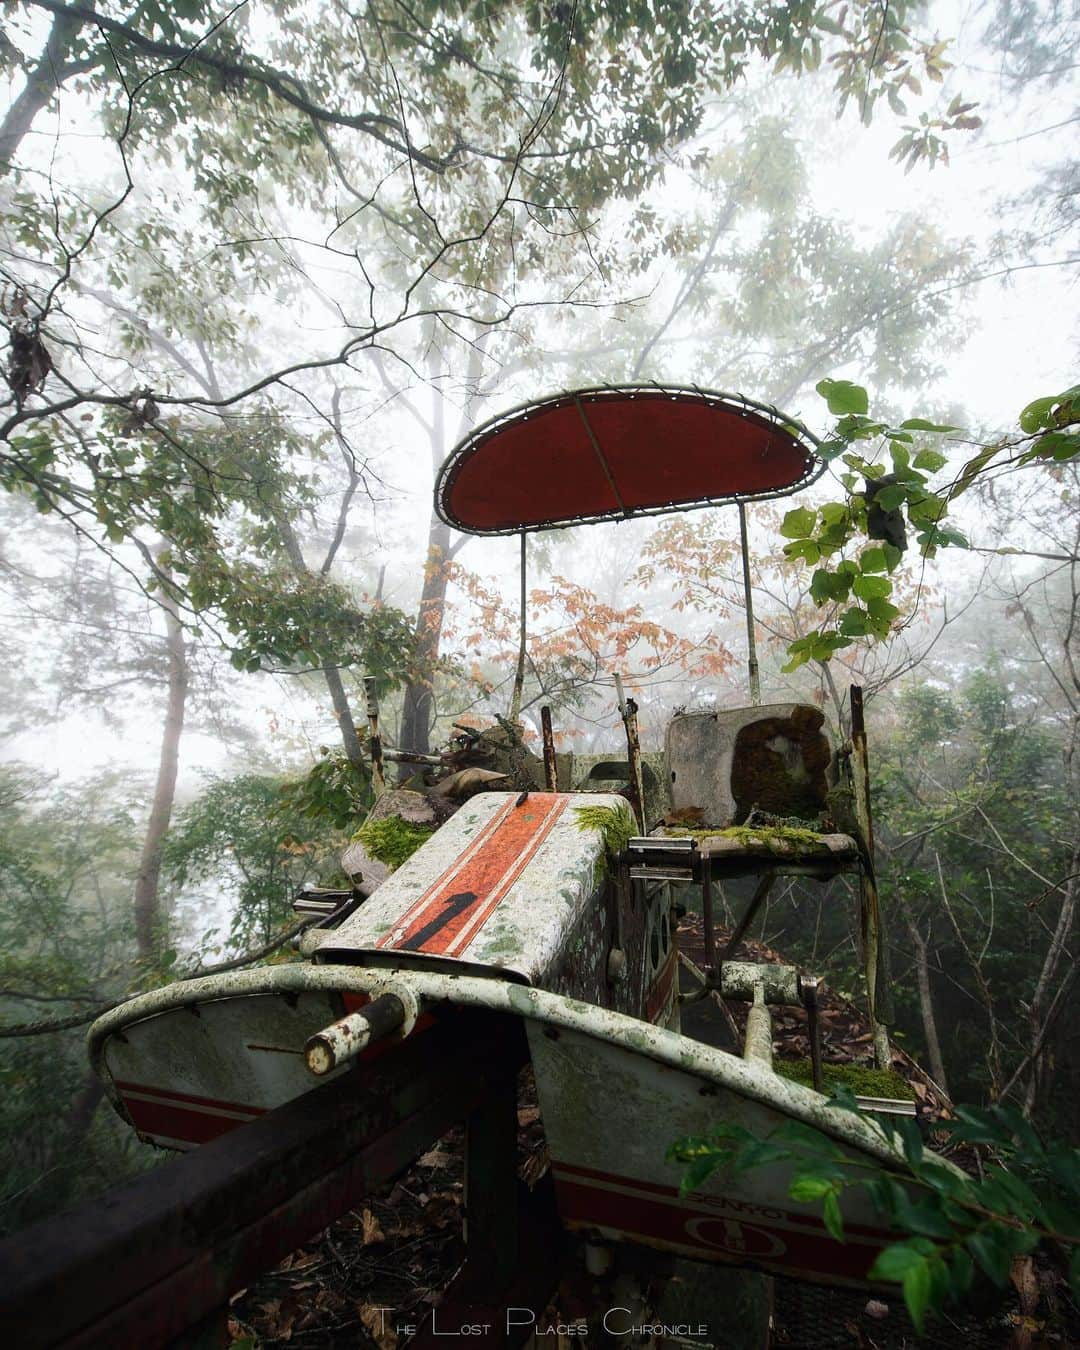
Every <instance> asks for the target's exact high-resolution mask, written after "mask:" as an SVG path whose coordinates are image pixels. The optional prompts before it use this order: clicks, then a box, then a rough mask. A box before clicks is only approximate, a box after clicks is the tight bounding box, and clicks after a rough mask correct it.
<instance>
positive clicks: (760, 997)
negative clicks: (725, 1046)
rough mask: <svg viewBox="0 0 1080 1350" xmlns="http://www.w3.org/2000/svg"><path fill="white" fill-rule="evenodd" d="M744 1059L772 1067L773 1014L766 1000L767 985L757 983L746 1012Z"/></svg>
mask: <svg viewBox="0 0 1080 1350" xmlns="http://www.w3.org/2000/svg"><path fill="white" fill-rule="evenodd" d="M743 1059H746V1060H752V1061H753V1062H754V1063H757V1064H767V1065H768V1066H769V1068H770V1069H771V1068H772V1014H771V1013H770V1012H769V1005H768V1004H767V1003H766V1002H765V987H764V985H760V984H759V985H757V987H756V988H755V989H754V1001H753V1003H752V1004H751V1005H750V1011H749V1012H748V1013H747V1014H746V1041H745V1043H744V1045H743Z"/></svg>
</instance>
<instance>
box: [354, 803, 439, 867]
mask: <svg viewBox="0 0 1080 1350" xmlns="http://www.w3.org/2000/svg"><path fill="white" fill-rule="evenodd" d="M434 833H435V826H434V825H417V824H414V823H413V822H412V821H409V820H402V818H401V817H400V816H384V817H383V818H382V820H369V821H368V822H367V823H366V824H365V825H361V826H360V828H359V829H358V830H357V831H356V833H355V834H354V835H353V838H354V839H356V840H357V841H358V842H359V843H361V844H363V846H364V847H365V848H366V849H367V851H368V853H369V854H370V855H371V857H373V858H374V859H375V860H376V862H381V863H382V864H383V866H384V867H389V869H390V871H391V872H394V871H396V870H397V869H398V868H399V867H400V866H401V864H402V863H403V862H405V861H406V860H407V859H409V858H411V857H412V855H413V854H414V853H415V852H416V850H417V849H418V848H419V847H420V845H421V844H423V843H426V842H427V840H429V839H430V838H431V836H432V835H433V834H434Z"/></svg>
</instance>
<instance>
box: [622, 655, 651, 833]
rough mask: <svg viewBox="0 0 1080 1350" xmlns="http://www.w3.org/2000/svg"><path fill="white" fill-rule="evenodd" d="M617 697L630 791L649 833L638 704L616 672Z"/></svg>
mask: <svg viewBox="0 0 1080 1350" xmlns="http://www.w3.org/2000/svg"><path fill="white" fill-rule="evenodd" d="M615 697H616V698H617V699H618V700H619V715H620V717H621V718H622V720H623V726H624V727H625V728H626V759H627V763H628V764H629V765H630V791H631V793H632V794H633V797H634V802H633V806H634V814H635V815H636V816H637V822H638V828H639V829H640V830H641V833H642V834H646V833H648V829H649V827H648V824H647V823H646V821H645V781H644V779H643V778H642V775H641V741H640V740H639V738H638V720H637V712H638V709H637V704H636V703H635V702H634V700H633V699H632V698H625V697H624V695H623V682H622V676H621V675H620V674H618V672H616V674H615Z"/></svg>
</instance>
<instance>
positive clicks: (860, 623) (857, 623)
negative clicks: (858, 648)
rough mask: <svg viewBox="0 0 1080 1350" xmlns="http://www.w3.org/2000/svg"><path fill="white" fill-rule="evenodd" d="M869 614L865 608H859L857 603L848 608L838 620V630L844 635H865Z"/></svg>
mask: <svg viewBox="0 0 1080 1350" xmlns="http://www.w3.org/2000/svg"><path fill="white" fill-rule="evenodd" d="M868 620H869V616H868V615H867V613H866V610H865V609H860V608H859V607H858V606H857V605H856V606H855V607H854V608H853V609H849V610H848V611H847V613H846V614H845V615H844V616H843V618H842V619H841V620H840V624H839V627H840V632H841V633H843V635H844V636H845V637H865V636H866V634H867V631H868V629H869V623H868Z"/></svg>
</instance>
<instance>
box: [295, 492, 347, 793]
mask: <svg viewBox="0 0 1080 1350" xmlns="http://www.w3.org/2000/svg"><path fill="white" fill-rule="evenodd" d="M274 519H275V521H276V524H277V527H278V529H279V530H280V531H281V539H282V542H283V543H284V545H285V552H286V554H287V555H288V558H289V561H290V562H291V563H292V566H293V571H294V572H295V573H296V575H297V576H298V577H301V576H311V575H313V573H312V571H311V568H310V567H308V565H307V562H306V560H305V558H304V553H303V550H302V549H301V547H300V541H299V540H298V539H297V537H296V531H295V530H294V529H293V527H292V524H291V523H290V522H289V521H288V520H287V519H286V518H285V517H284V516H282V515H276V516H275V517H274ZM322 673H323V679H324V680H325V681H326V687H327V689H328V690H329V691H330V702H331V703H332V704H333V705H334V716H335V717H336V718H337V724H338V730H339V731H340V732H341V744H342V745H343V747H344V749H345V757H346V758H347V759H348V761H349V763H350V764H352V765H353V767H354V768H356V769H359V770H360V771H361V772H363V773H366V772H367V764H366V763H365V761H364V748H363V746H362V745H361V744H360V737H359V736H358V735H357V731H356V723H355V721H354V720H353V715H352V708H351V707H350V706H349V696H348V694H346V692H345V685H344V684H343V683H342V680H341V671H340V670H339V669H338V667H337V666H335V665H333V664H332V663H331V662H329V661H324V662H323V666H322Z"/></svg>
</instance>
